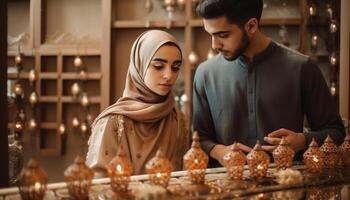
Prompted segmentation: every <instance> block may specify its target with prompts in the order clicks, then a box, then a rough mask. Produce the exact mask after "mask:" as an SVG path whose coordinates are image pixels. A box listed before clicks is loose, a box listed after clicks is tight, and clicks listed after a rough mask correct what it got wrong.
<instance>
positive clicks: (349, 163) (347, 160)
mask: <svg viewBox="0 0 350 200" xmlns="http://www.w3.org/2000/svg"><path fill="white" fill-rule="evenodd" d="M340 152H341V157H342V164H343V167H344V168H347V169H349V167H350V135H349V134H346V137H345V139H344V142H343V144H341V145H340Z"/></svg>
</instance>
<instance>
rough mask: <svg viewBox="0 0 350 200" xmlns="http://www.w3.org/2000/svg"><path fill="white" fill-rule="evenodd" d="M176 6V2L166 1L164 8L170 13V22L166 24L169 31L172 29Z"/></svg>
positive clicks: (173, 0) (172, 0)
mask: <svg viewBox="0 0 350 200" xmlns="http://www.w3.org/2000/svg"><path fill="white" fill-rule="evenodd" d="M175 6H176V0H164V7H165V10H166V12H167V13H168V21H167V22H166V28H167V29H170V28H171V25H172V20H173V14H174V11H175Z"/></svg>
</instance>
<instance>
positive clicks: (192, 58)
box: [188, 51, 199, 66]
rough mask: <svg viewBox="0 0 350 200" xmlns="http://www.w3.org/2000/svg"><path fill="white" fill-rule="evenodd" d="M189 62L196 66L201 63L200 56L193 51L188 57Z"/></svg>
mask: <svg viewBox="0 0 350 200" xmlns="http://www.w3.org/2000/svg"><path fill="white" fill-rule="evenodd" d="M188 61H189V62H190V64H191V65H193V66H194V65H196V64H197V63H198V61H199V58H198V55H197V53H196V52H194V51H192V52H191V53H190V54H189V55H188Z"/></svg>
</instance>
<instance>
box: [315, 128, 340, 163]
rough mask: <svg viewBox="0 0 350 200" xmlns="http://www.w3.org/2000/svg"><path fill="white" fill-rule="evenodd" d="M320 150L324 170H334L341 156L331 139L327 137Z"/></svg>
mask: <svg viewBox="0 0 350 200" xmlns="http://www.w3.org/2000/svg"><path fill="white" fill-rule="evenodd" d="M320 150H321V151H322V152H323V154H324V164H325V168H336V167H338V166H339V162H340V159H341V155H340V152H339V148H338V147H337V145H335V144H334V142H333V140H332V138H331V137H330V136H329V135H328V136H327V138H326V139H325V141H324V142H323V145H322V146H321V147H320Z"/></svg>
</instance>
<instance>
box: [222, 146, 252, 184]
mask: <svg viewBox="0 0 350 200" xmlns="http://www.w3.org/2000/svg"><path fill="white" fill-rule="evenodd" d="M223 160H224V166H225V168H226V172H227V175H228V176H229V178H230V179H232V180H241V179H242V178H243V171H244V165H245V162H246V160H247V159H246V157H245V154H244V153H243V152H242V151H241V150H240V148H239V147H238V144H237V143H236V142H235V143H234V144H233V145H232V147H231V151H230V152H228V153H226V154H225V155H224V158H223Z"/></svg>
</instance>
